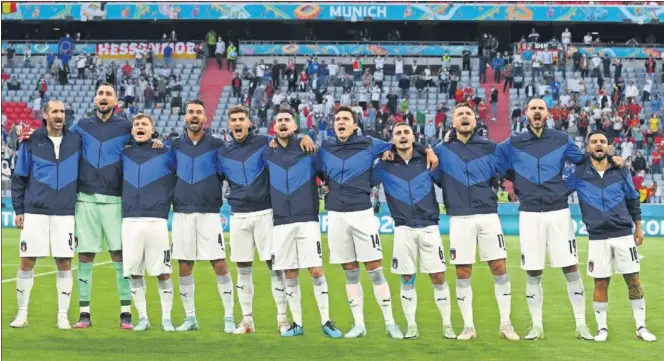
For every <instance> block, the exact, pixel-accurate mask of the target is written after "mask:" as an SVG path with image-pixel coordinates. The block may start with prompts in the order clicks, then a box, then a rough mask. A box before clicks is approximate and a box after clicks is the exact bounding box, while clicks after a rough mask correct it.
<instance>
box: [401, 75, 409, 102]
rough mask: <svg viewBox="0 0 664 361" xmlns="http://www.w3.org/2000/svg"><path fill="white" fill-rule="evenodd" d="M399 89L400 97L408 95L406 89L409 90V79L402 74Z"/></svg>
mask: <svg viewBox="0 0 664 361" xmlns="http://www.w3.org/2000/svg"><path fill="white" fill-rule="evenodd" d="M399 89H400V90H401V94H400V96H401V98H404V97H406V96H407V95H408V91H409V90H410V79H409V78H408V77H407V76H404V77H402V78H401V80H399Z"/></svg>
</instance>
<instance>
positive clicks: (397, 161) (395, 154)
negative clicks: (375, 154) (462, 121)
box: [394, 147, 422, 164]
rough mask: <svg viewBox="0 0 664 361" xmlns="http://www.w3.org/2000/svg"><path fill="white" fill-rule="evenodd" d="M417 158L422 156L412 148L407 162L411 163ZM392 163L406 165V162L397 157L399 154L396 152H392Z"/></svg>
mask: <svg viewBox="0 0 664 361" xmlns="http://www.w3.org/2000/svg"><path fill="white" fill-rule="evenodd" d="M419 158H422V155H421V154H420V153H419V152H418V151H417V150H416V149H415V148H414V147H413V154H412V155H411V157H410V159H409V160H408V162H409V163H410V162H411V161H413V160H415V159H419ZM394 162H395V163H401V164H406V160H405V159H403V158H401V156H400V155H399V153H397V152H396V150H395V152H394Z"/></svg>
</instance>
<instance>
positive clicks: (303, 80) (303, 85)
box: [298, 70, 309, 92]
mask: <svg viewBox="0 0 664 361" xmlns="http://www.w3.org/2000/svg"><path fill="white" fill-rule="evenodd" d="M308 85H309V75H307V72H305V71H304V70H302V71H301V72H300V79H299V82H298V91H299V92H306V91H307V87H308Z"/></svg>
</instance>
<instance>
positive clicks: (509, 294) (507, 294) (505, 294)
mask: <svg viewBox="0 0 664 361" xmlns="http://www.w3.org/2000/svg"><path fill="white" fill-rule="evenodd" d="M511 295H512V292H510V293H503V296H511Z"/></svg>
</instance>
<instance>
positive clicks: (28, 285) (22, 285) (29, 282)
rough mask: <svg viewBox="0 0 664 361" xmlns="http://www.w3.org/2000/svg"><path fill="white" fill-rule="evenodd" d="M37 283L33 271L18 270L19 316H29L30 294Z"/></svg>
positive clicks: (17, 295)
mask: <svg viewBox="0 0 664 361" xmlns="http://www.w3.org/2000/svg"><path fill="white" fill-rule="evenodd" d="M34 283H35V278H34V276H33V273H32V271H21V270H20V269H19V270H18V274H17V275H16V298H17V299H18V313H19V315H26V316H27V314H28V304H29V303H30V292H31V291H32V286H33V285H34Z"/></svg>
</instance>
